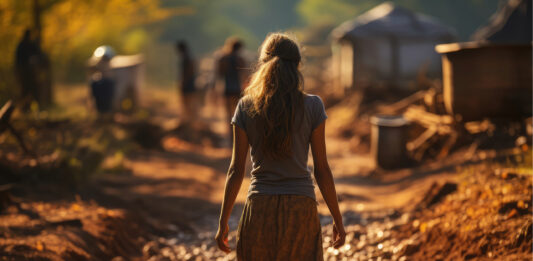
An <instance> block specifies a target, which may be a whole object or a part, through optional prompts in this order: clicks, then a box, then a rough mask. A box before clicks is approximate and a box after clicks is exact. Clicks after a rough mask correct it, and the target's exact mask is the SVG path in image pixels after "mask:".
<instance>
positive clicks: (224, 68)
mask: <svg viewBox="0 0 533 261" xmlns="http://www.w3.org/2000/svg"><path fill="white" fill-rule="evenodd" d="M242 45H243V44H242V42H241V40H239V39H238V38H235V37H230V38H228V39H227V40H226V43H225V44H224V48H223V52H224V54H223V55H222V57H220V59H219V60H218V62H217V74H218V77H220V78H224V97H225V107H226V113H227V116H228V122H229V121H230V119H231V117H232V116H233V113H234V112H235V107H237V102H238V101H239V98H240V97H241V91H242V83H243V82H244V79H245V78H246V73H245V67H246V62H245V61H244V59H243V58H242V57H241V55H240V50H241V49H242ZM229 127H230V128H229V134H230V140H231V138H232V137H233V136H232V133H231V132H232V127H231V125H230V126H229Z"/></svg>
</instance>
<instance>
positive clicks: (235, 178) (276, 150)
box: [215, 33, 345, 261]
mask: <svg viewBox="0 0 533 261" xmlns="http://www.w3.org/2000/svg"><path fill="white" fill-rule="evenodd" d="M300 61H301V56H300V51H299V48H298V45H297V44H296V43H295V42H294V41H293V40H291V39H290V38H289V37H288V36H286V35H284V34H279V33H276V34H271V35H269V36H268V37H267V38H266V40H265V41H264V42H263V44H262V46H261V54H260V57H259V67H258V70H257V71H256V72H255V74H254V75H253V77H252V81H251V84H250V85H249V87H248V88H247V89H246V91H245V96H244V97H243V98H242V99H241V100H240V101H239V103H238V105H237V109H236V111H235V115H234V116H233V118H232V120H231V123H232V125H233V135H234V142H233V154H232V160H231V163H230V166H229V170H228V177H227V180H226V187H225V191H224V200H223V203H222V210H221V214H220V220H219V228H218V231H217V235H216V237H215V240H216V241H217V245H218V247H219V248H220V249H221V250H222V251H225V252H227V253H229V252H230V251H231V250H230V248H229V246H228V239H227V236H228V230H229V227H228V219H229V217H230V214H231V210H232V208H233V205H234V203H235V198H236V197H237V193H238V192H239V189H240V186H241V184H242V180H243V178H244V165H245V162H246V156H247V154H248V146H250V147H251V157H252V163H253V169H252V172H251V184H250V188H249V190H248V198H247V200H246V203H245V205H244V210H243V213H242V216H241V220H240V223H239V229H238V237H237V258H238V260H246V261H247V260H323V254H322V237H321V227H320V222H319V218H318V214H317V203H316V199H315V194H314V185H313V180H312V178H311V173H310V170H309V169H308V167H307V155H308V151H309V144H311V150H312V154H313V162H314V177H315V180H316V183H317V184H318V187H319V188H320V192H321V193H322V196H323V198H324V200H325V202H326V204H327V206H328V208H329V210H330V212H331V215H332V216H333V221H334V225H333V239H334V242H333V246H334V247H336V248H338V247H340V246H342V245H343V244H344V240H345V232H344V226H343V223H342V216H341V214H340V211H339V205H338V202H337V195H336V191H335V185H334V183H333V177H332V174H331V170H330V168H329V165H328V161H327V158H326V144H325V138H324V130H325V120H326V118H327V116H326V112H325V110H324V105H323V104H322V100H321V99H320V98H319V97H318V96H315V95H309V94H305V93H304V92H303V78H302V74H301V73H300V71H299V65H300Z"/></svg>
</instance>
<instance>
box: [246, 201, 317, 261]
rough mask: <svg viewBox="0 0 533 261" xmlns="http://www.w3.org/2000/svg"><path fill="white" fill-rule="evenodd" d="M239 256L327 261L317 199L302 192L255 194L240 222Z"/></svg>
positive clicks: (259, 258) (255, 258)
mask: <svg viewBox="0 0 533 261" xmlns="http://www.w3.org/2000/svg"><path fill="white" fill-rule="evenodd" d="M237 259H238V260H243V261H249V260H254V261H255V260H259V261H260V260H268V261H271V260H279V261H281V260H304V261H305V260H313V261H315V260H323V254H322V233H321V227H320V221H319V218H318V213H317V208H316V202H315V201H314V200H313V199H312V198H310V197H307V196H300V195H263V194H256V195H252V196H250V197H249V198H248V200H246V203H245V205H244V210H243V212H242V216H241V220H240V223H239V231H238V237H237Z"/></svg>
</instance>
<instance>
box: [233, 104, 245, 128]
mask: <svg viewBox="0 0 533 261" xmlns="http://www.w3.org/2000/svg"><path fill="white" fill-rule="evenodd" d="M231 124H233V125H236V126H238V127H239V128H241V129H243V130H246V111H245V110H244V105H243V101H242V99H241V100H239V103H238V104H237V108H235V114H233V118H231Z"/></svg>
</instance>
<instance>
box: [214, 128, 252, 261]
mask: <svg viewBox="0 0 533 261" xmlns="http://www.w3.org/2000/svg"><path fill="white" fill-rule="evenodd" d="M247 155H248V136H246V132H245V131H244V130H243V129H241V128H239V127H237V126H235V125H233V152H232V155H231V163H230V166H229V169H228V175H227V178H226V186H225V188H224V199H223V201H222V209H221V211H220V219H219V226H218V232H217V235H216V237H215V240H216V241H217V244H218V247H219V248H220V249H221V250H222V251H224V252H226V253H229V252H230V251H231V249H230V248H229V246H228V243H227V241H228V240H227V237H228V230H229V228H228V220H229V216H230V214H231V210H232V209H233V205H234V204H235V199H236V198H237V194H239V190H240V188H241V185H242V180H243V179H244V168H245V164H246V156H247Z"/></svg>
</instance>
